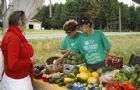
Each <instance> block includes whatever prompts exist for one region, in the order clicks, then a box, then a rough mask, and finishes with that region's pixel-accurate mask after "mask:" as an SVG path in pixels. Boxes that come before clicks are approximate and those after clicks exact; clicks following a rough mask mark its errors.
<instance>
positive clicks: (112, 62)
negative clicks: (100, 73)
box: [107, 55, 123, 69]
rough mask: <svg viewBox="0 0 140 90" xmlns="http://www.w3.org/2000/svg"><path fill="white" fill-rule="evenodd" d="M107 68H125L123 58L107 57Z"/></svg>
mask: <svg viewBox="0 0 140 90" xmlns="http://www.w3.org/2000/svg"><path fill="white" fill-rule="evenodd" d="M107 66H109V67H112V68H114V69H120V68H122V66H123V58H122V57H118V56H110V55H109V56H108V57H107Z"/></svg>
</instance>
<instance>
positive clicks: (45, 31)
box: [25, 29, 64, 34]
mask: <svg viewBox="0 0 140 90" xmlns="http://www.w3.org/2000/svg"><path fill="white" fill-rule="evenodd" d="M25 33H26V34H61V33H64V30H33V29H27V30H25Z"/></svg>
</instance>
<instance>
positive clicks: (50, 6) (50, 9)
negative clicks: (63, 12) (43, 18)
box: [49, 0, 52, 18]
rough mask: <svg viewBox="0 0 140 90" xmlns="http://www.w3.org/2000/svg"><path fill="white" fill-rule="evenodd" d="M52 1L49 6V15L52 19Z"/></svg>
mask: <svg viewBox="0 0 140 90" xmlns="http://www.w3.org/2000/svg"><path fill="white" fill-rule="evenodd" d="M49 1H50V5H49V13H50V18H52V1H51V0H49Z"/></svg>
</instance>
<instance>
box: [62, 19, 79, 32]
mask: <svg viewBox="0 0 140 90" xmlns="http://www.w3.org/2000/svg"><path fill="white" fill-rule="evenodd" d="M76 28H77V21H75V20H68V21H66V22H65V24H64V25H63V29H64V30H65V31H75V29H76Z"/></svg>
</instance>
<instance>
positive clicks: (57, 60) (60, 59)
mask: <svg viewBox="0 0 140 90" xmlns="http://www.w3.org/2000/svg"><path fill="white" fill-rule="evenodd" d="M62 62H63V58H58V59H56V60H54V61H53V64H55V65H58V64H60V63H62Z"/></svg>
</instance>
